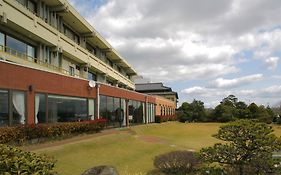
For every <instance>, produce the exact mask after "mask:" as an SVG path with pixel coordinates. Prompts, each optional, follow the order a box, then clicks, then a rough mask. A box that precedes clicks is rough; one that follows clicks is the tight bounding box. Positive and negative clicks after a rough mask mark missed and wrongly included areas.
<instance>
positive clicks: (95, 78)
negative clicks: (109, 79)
mask: <svg viewBox="0 0 281 175" xmlns="http://www.w3.org/2000/svg"><path fill="white" fill-rule="evenodd" d="M88 80H94V81H96V80H97V75H96V74H94V73H92V72H88Z"/></svg>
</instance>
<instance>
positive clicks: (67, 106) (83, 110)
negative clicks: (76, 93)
mask: <svg viewBox="0 0 281 175" xmlns="http://www.w3.org/2000/svg"><path fill="white" fill-rule="evenodd" d="M83 120H91V117H90V116H89V115H88V105H87V99H85V98H77V97H66V96H58V95H48V122H50V123H53V122H73V121H83Z"/></svg>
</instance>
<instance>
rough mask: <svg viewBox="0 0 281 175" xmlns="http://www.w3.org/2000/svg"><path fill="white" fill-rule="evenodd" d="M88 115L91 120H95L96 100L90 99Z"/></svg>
mask: <svg viewBox="0 0 281 175" xmlns="http://www.w3.org/2000/svg"><path fill="white" fill-rule="evenodd" d="M88 113H89V117H90V119H91V120H94V119H95V100H94V99H89V100H88Z"/></svg>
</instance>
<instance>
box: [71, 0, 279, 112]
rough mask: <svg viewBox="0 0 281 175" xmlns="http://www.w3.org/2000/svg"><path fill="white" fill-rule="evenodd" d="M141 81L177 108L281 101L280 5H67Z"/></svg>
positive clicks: (157, 1) (202, 0)
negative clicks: (171, 94) (160, 89)
mask: <svg viewBox="0 0 281 175" xmlns="http://www.w3.org/2000/svg"><path fill="white" fill-rule="evenodd" d="M70 2H71V4H72V5H73V6H74V7H75V8H76V9H77V11H78V12H80V14H82V15H83V16H84V17H85V18H86V19H87V20H88V22H89V23H90V24H92V25H93V26H94V28H95V29H97V31H99V32H100V33H101V35H102V36H103V37H105V38H106V39H107V40H108V41H109V43H110V44H111V45H112V46H113V47H114V48H115V49H116V50H117V51H118V52H120V53H121V55H122V56H123V57H124V58H125V59H126V60H127V61H128V62H129V63H130V64H131V65H132V66H133V67H134V68H135V69H136V70H137V72H138V73H139V74H140V75H142V76H143V77H146V78H148V79H149V80H150V81H152V82H164V84H165V85H167V86H171V87H172V88H173V90H175V91H177V92H178V93H179V98H180V99H179V101H180V104H181V103H182V102H183V101H187V102H191V101H192V100H193V99H198V100H202V101H203V102H204V103H205V105H206V106H207V107H212V106H215V105H217V104H218V103H219V102H220V101H221V100H222V98H224V97H226V96H227V95H229V94H234V95H235V96H237V97H238V99H239V100H243V101H245V102H246V103H249V102H256V103H258V104H264V105H268V104H269V105H275V104H276V103H278V102H280V101H281V69H280V68H281V65H280V64H281V63H280V62H281V61H280V57H281V15H280V12H281V0H247V1H245V0H211V1H208V0H207V1H206V0H173V1H171V0H83V1H81V0H70Z"/></svg>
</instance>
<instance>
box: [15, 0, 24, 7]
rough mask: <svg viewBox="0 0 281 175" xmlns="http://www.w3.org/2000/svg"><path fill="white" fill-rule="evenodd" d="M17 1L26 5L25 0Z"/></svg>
mask: <svg viewBox="0 0 281 175" xmlns="http://www.w3.org/2000/svg"><path fill="white" fill-rule="evenodd" d="M17 1H18V2H19V3H21V4H22V5H24V6H25V0H17Z"/></svg>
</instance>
